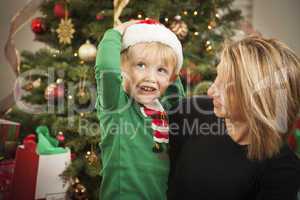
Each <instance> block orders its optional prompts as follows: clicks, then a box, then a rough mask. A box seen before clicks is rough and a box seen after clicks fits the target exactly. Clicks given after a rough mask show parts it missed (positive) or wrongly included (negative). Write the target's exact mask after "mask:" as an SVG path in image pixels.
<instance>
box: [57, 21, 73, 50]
mask: <svg viewBox="0 0 300 200" xmlns="http://www.w3.org/2000/svg"><path fill="white" fill-rule="evenodd" d="M56 32H57V33H58V38H59V43H61V44H71V40H72V39H73V34H74V33H75V29H74V24H73V23H72V20H71V19H61V20H60V24H59V25H58V29H56Z"/></svg>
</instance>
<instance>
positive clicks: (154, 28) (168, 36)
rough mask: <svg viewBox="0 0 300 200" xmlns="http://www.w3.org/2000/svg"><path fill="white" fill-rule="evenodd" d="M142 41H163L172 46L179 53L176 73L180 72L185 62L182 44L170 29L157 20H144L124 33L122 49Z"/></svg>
mask: <svg viewBox="0 0 300 200" xmlns="http://www.w3.org/2000/svg"><path fill="white" fill-rule="evenodd" d="M142 42H161V43H162V44H165V45H168V46H169V47H171V48H172V49H173V50H174V51H175V53H176V55H177V66H176V68H177V70H176V73H179V71H180V69H181V67H182V63H183V55H182V46H181V43H180V41H179V40H178V38H177V36H176V35H175V34H174V33H173V32H172V31H171V30H170V29H168V28H167V27H165V26H164V25H162V24H160V23H159V22H157V21H155V20H151V19H150V20H142V21H140V22H138V23H136V24H133V25H131V26H129V27H128V28H127V29H126V31H125V32H124V34H123V40H122V50H124V49H127V48H128V47H130V46H133V45H135V44H138V43H142Z"/></svg>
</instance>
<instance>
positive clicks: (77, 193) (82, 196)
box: [68, 178, 88, 200]
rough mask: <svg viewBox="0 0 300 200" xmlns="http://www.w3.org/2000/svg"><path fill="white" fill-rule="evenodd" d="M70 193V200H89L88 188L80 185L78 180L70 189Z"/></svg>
mask: <svg viewBox="0 0 300 200" xmlns="http://www.w3.org/2000/svg"><path fill="white" fill-rule="evenodd" d="M68 193H69V194H68V196H69V198H68V199H74V200H88V197H87V193H86V188H85V187H84V186H83V185H82V184H81V183H80V181H79V179H78V178H75V180H73V181H72V186H71V187H70V188H69V191H68Z"/></svg>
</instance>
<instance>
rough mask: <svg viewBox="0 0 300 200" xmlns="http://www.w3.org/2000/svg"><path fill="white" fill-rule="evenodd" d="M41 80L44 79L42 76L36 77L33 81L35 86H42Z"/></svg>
mask: <svg viewBox="0 0 300 200" xmlns="http://www.w3.org/2000/svg"><path fill="white" fill-rule="evenodd" d="M41 81H42V80H41V78H38V79H36V80H35V81H33V82H32V86H33V87H34V88H38V87H40V86H41Z"/></svg>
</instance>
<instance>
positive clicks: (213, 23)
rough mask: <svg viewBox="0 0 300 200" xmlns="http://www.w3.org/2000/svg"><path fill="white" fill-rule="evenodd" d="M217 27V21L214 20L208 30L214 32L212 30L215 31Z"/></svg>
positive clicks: (209, 24)
mask: <svg viewBox="0 0 300 200" xmlns="http://www.w3.org/2000/svg"><path fill="white" fill-rule="evenodd" d="M216 26H217V23H216V21H215V20H212V21H210V22H209V23H208V25H207V28H208V29H209V30H212V29H214V28H215V27H216Z"/></svg>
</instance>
